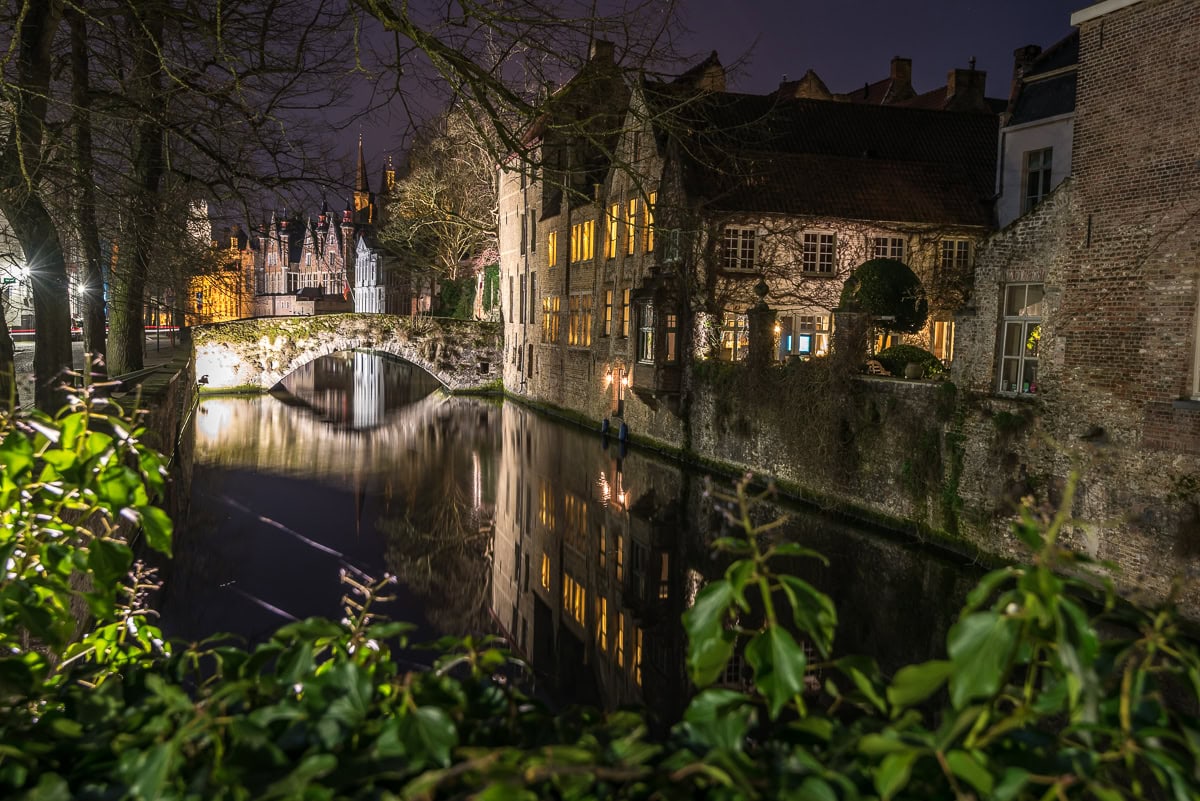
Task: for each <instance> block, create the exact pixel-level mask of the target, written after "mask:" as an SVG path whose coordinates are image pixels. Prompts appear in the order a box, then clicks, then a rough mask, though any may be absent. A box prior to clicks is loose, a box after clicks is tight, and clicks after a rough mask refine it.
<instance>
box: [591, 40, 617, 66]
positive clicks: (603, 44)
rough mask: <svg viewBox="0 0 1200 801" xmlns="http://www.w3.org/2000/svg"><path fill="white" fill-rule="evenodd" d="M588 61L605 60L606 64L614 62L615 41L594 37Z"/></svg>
mask: <svg viewBox="0 0 1200 801" xmlns="http://www.w3.org/2000/svg"><path fill="white" fill-rule="evenodd" d="M588 61H603V62H604V63H606V64H612V63H613V43H612V42H610V41H608V40H607V39H593V40H592V46H591V47H590V48H589V49H588Z"/></svg>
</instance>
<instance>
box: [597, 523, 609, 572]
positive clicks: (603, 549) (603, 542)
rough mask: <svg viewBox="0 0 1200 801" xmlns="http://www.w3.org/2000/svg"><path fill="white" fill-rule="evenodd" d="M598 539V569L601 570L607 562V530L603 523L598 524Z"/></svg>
mask: <svg viewBox="0 0 1200 801" xmlns="http://www.w3.org/2000/svg"><path fill="white" fill-rule="evenodd" d="M599 539H600V551H599V554H598V555H599V557H600V570H601V571H603V570H604V566H605V565H606V564H607V562H608V532H607V531H606V530H605V528H604V526H603V525H601V526H600V538H599Z"/></svg>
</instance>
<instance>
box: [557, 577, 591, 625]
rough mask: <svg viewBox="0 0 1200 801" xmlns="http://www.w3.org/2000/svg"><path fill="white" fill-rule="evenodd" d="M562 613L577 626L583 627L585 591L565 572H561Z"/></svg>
mask: <svg viewBox="0 0 1200 801" xmlns="http://www.w3.org/2000/svg"><path fill="white" fill-rule="evenodd" d="M563 611H564V612H566V613H567V615H568V616H569V617H570V618H571V619H572V620H574V621H575V622H576V623H578V624H579V625H581V626H583V625H585V623H586V621H587V590H585V589H584V588H583V585H582V584H580V583H579V582H578V581H576V580H575V578H574V576H572V575H571V574H570V573H567V572H566V571H563Z"/></svg>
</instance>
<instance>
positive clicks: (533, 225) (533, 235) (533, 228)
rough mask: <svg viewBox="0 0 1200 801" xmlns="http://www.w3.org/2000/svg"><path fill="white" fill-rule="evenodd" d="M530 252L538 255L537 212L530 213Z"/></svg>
mask: <svg viewBox="0 0 1200 801" xmlns="http://www.w3.org/2000/svg"><path fill="white" fill-rule="evenodd" d="M529 252H530V253H537V211H536V210H531V211H530V212H529Z"/></svg>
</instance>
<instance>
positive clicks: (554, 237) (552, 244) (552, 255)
mask: <svg viewBox="0 0 1200 801" xmlns="http://www.w3.org/2000/svg"><path fill="white" fill-rule="evenodd" d="M546 263H547V264H549V265H550V266H551V267H553V266H554V265H555V264H557V263H558V231H551V232H550V233H549V234H548V235H547V236H546Z"/></svg>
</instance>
